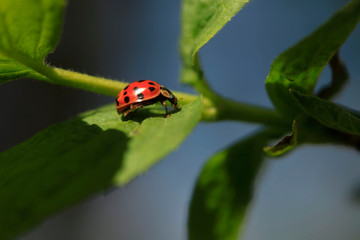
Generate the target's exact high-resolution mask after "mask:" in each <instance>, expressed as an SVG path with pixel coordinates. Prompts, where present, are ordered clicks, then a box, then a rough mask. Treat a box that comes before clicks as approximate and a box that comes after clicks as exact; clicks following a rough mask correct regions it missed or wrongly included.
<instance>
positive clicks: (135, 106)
mask: <svg viewBox="0 0 360 240" xmlns="http://www.w3.org/2000/svg"><path fill="white" fill-rule="evenodd" d="M143 106H144V105H142V104H136V105H135V104H133V105H130V108H129V109H128V110H126V112H125V113H124V117H126V116H127V115H128V114H129V113H130V112H132V111H136V110H137V109H138V108H142V107H143Z"/></svg>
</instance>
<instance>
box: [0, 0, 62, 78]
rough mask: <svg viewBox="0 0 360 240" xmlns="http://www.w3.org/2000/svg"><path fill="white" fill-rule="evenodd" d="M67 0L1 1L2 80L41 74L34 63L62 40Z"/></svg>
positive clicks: (40, 61)
mask: <svg viewBox="0 0 360 240" xmlns="http://www.w3.org/2000/svg"><path fill="white" fill-rule="evenodd" d="M64 6H65V1H64V0H1V1H0V83H2V82H5V81H9V80H12V79H16V78H22V77H33V78H41V76H39V74H38V73H36V71H34V69H33V68H34V67H35V68H36V66H37V65H41V64H43V61H44V59H45V57H46V55H48V54H49V53H50V52H52V51H53V50H54V49H55V47H56V45H57V42H58V41H59V37H60V32H61V27H62V18H63V9H64Z"/></svg>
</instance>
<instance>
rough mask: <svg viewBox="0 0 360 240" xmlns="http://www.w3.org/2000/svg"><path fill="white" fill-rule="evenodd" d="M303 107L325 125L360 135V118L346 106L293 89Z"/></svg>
mask: <svg viewBox="0 0 360 240" xmlns="http://www.w3.org/2000/svg"><path fill="white" fill-rule="evenodd" d="M291 95H292V96H293V97H294V99H295V101H296V102H297V103H298V104H299V106H300V107H301V109H302V110H303V111H304V112H305V113H306V114H308V115H310V116H311V117H313V118H315V119H316V120H318V121H319V122H320V123H321V124H323V125H324V126H327V127H329V128H333V129H336V130H339V131H341V132H345V133H350V134H356V135H360V118H358V117H357V116H356V115H354V114H352V113H351V112H349V111H347V110H345V109H344V108H342V107H340V106H338V105H336V104H334V103H332V102H328V101H326V100H323V99H321V98H318V97H315V96H310V95H305V94H301V93H299V92H296V91H291Z"/></svg>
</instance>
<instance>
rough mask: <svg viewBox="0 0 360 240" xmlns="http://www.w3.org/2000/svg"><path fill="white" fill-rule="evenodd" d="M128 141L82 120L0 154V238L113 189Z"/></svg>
mask: <svg viewBox="0 0 360 240" xmlns="http://www.w3.org/2000/svg"><path fill="white" fill-rule="evenodd" d="M127 142H128V138H127V136H126V135H125V134H124V133H123V132H121V131H118V130H114V129H109V130H106V131H103V130H102V129H101V128H100V127H98V126H96V125H88V124H87V123H85V122H83V121H82V120H81V119H75V120H72V121H68V122H65V123H60V124H55V125H52V126H50V127H49V128H47V129H45V130H43V131H41V132H39V133H38V134H36V135H35V136H33V137H32V138H30V139H29V140H27V141H25V142H23V143H21V144H19V145H17V146H15V147H13V148H11V149H9V150H8V151H5V152H4V153H1V154H0V165H1V166H2V167H1V169H0V176H1V178H0V212H1V215H0V226H1V227H0V228H1V229H2V230H1V232H0V239H8V238H12V237H14V236H16V235H18V234H19V233H21V232H23V231H25V230H27V229H29V228H30V227H31V226H34V225H35V224H37V223H39V222H40V221H41V220H42V219H44V218H45V217H47V216H50V215H52V214H54V213H56V212H58V211H59V210H62V209H65V208H66V207H68V206H70V205H72V204H74V203H76V202H79V201H80V200H83V199H84V198H86V197H89V196H90V195H92V194H93V193H94V192H98V191H100V190H103V189H106V188H108V187H110V186H112V185H113V177H114V175H115V174H116V172H117V171H119V169H120V168H121V167H122V159H123V154H124V151H125V149H126V146H127Z"/></svg>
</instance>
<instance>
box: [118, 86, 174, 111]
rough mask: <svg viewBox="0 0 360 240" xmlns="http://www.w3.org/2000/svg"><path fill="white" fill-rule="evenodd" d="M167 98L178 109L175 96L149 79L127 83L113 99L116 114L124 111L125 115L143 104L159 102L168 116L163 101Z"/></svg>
mask: <svg viewBox="0 0 360 240" xmlns="http://www.w3.org/2000/svg"><path fill="white" fill-rule="evenodd" d="M166 100H168V101H169V102H170V103H171V105H172V107H173V108H174V110H176V109H178V108H179V107H178V101H177V98H176V97H175V96H174V94H172V92H171V91H170V90H169V89H167V88H166V87H164V86H162V85H160V84H158V83H157V82H154V81H151V80H139V81H136V82H133V83H130V84H129V85H127V86H126V87H125V88H124V89H123V90H121V91H120V92H119V94H118V95H117V97H116V99H115V101H116V109H117V112H118V114H121V113H124V117H126V116H127V115H128V114H129V113H130V112H131V111H134V110H136V109H138V108H142V107H143V106H147V105H151V104H154V103H157V102H160V103H161V104H162V105H163V106H164V107H165V111H166V116H167V117H169V116H170V114H168V110H167V108H166V103H165V101H166Z"/></svg>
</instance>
